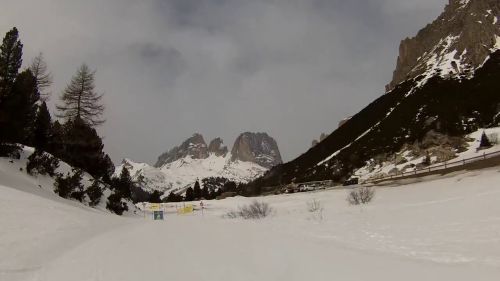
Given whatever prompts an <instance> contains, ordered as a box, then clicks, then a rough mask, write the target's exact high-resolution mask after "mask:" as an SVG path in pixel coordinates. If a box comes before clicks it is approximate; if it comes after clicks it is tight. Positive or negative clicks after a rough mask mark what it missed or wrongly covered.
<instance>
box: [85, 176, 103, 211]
mask: <svg viewBox="0 0 500 281" xmlns="http://www.w3.org/2000/svg"><path fill="white" fill-rule="evenodd" d="M85 193H87V196H88V197H89V199H90V202H89V205H90V206H91V207H95V206H97V204H99V202H100V201H101V197H102V195H103V192H102V188H101V184H100V183H99V181H98V180H94V181H93V182H92V185H91V186H89V187H88V188H87V190H86V191H85Z"/></svg>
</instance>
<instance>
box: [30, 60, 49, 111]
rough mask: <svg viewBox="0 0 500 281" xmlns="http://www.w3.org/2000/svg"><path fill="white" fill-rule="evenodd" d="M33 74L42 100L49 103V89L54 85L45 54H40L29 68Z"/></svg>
mask: <svg viewBox="0 0 500 281" xmlns="http://www.w3.org/2000/svg"><path fill="white" fill-rule="evenodd" d="M29 69H30V70H31V73H32V74H33V76H34V77H35V78H36V83H37V86H38V91H39V92H40V99H41V100H42V101H47V100H48V99H49V98H50V92H49V91H48V89H49V88H50V86H51V85H52V81H53V80H52V74H51V73H50V72H48V69H47V63H46V62H45V59H44V58H43V54H42V53H39V54H38V56H36V57H35V58H34V59H33V60H32V61H31V65H30V67H29Z"/></svg>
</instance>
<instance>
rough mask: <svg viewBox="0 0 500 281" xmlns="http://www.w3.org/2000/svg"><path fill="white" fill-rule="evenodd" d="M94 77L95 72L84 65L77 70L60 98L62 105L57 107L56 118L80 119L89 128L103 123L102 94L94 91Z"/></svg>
mask: <svg viewBox="0 0 500 281" xmlns="http://www.w3.org/2000/svg"><path fill="white" fill-rule="evenodd" d="M94 75H95V71H91V70H90V69H89V67H88V66H87V65H86V64H83V65H82V66H81V67H80V68H79V69H78V71H77V73H76V74H75V75H74V76H73V78H72V79H71V82H70V84H69V85H68V86H67V87H66V89H65V90H64V92H63V94H62V96H61V101H62V104H60V105H57V110H58V111H59V114H58V115H57V116H58V117H60V118H64V119H65V120H67V121H73V120H76V119H80V120H83V121H84V122H85V123H87V124H89V125H90V126H98V125H102V124H103V123H104V120H103V119H102V118H101V117H102V115H103V113H104V105H102V104H101V99H102V94H98V93H97V92H96V91H95V83H94Z"/></svg>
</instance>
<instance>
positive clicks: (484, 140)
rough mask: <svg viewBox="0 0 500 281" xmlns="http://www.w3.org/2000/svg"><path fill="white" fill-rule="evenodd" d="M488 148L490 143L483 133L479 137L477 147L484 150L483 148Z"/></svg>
mask: <svg viewBox="0 0 500 281" xmlns="http://www.w3.org/2000/svg"><path fill="white" fill-rule="evenodd" d="M490 146H491V142H490V140H489V139H488V136H487V135H486V132H484V131H483V134H482V135H481V142H480V144H479V147H481V148H485V147H490Z"/></svg>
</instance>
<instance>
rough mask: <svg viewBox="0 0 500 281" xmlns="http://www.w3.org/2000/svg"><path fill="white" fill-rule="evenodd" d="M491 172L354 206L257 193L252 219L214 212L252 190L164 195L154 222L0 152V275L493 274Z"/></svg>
mask: <svg viewBox="0 0 500 281" xmlns="http://www.w3.org/2000/svg"><path fill="white" fill-rule="evenodd" d="M498 180H500V171H499V168H494V169H488V170H483V171H475V172H467V173H456V174H455V175H452V176H448V177H445V178H439V177H434V178H427V179H426V181H424V182H419V183H410V184H407V185H402V186H387V187H379V188H377V193H376V196H375V199H374V201H373V202H372V203H370V204H368V205H366V206H362V207H358V206H348V205H347V202H346V195H347V192H348V191H346V190H326V191H320V192H311V193H300V194H289V195H279V196H269V197H262V198H258V200H262V201H265V202H267V203H269V204H270V205H271V207H273V209H274V211H275V212H274V215H273V216H272V217H270V218H266V219H263V220H260V221H244V220H230V219H224V218H222V216H223V215H224V214H225V213H227V212H228V211H229V210H232V209H235V208H237V207H238V206H241V205H243V204H247V203H250V202H252V201H253V200H255V199H254V198H243V197H235V198H229V199H225V200H220V201H207V202H205V206H206V207H207V209H206V210H205V212H204V215H202V214H201V213H199V212H195V214H193V215H187V216H177V215H176V214H175V204H169V207H168V208H167V215H166V220H165V221H157V222H155V221H152V220H151V219H150V214H148V216H147V217H148V218H147V219H144V218H143V217H142V214H138V215H133V214H128V215H129V217H118V216H114V215H111V214H109V213H107V212H105V211H104V210H96V209H91V208H88V207H85V206H82V205H81V204H79V203H77V202H74V201H69V200H64V199H61V198H59V197H57V196H56V195H55V194H53V193H52V192H51V191H50V189H49V188H48V187H44V188H40V187H38V186H37V184H38V181H35V180H33V178H32V177H29V176H27V175H26V174H25V173H24V172H20V171H19V170H18V166H16V164H15V163H14V164H11V163H8V162H7V161H6V160H5V159H0V226H1V227H0V280H9V281H11V280H13V281H17V280H20V281H21V280H23V281H24V280H33V281H34V280H36V281H58V280H65V281H66V280H76V281H78V280H82V281H83V280H85V281H88V280H92V281H93V280H96V281H97V280H106V281H108V280H120V281H127V280H144V279H146V280H147V279H149V278H151V279H155V280H165V279H168V280H207V281H210V280H287V281H290V280H292V281H293V280H494V279H495V276H500V204H499V202H500V189H499V188H498V187H497V185H498ZM313 199H316V200H319V201H320V202H321V204H322V206H323V208H324V210H323V212H322V214H319V213H310V212H308V211H307V202H310V201H311V200H313ZM197 203H198V202H195V204H197Z"/></svg>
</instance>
